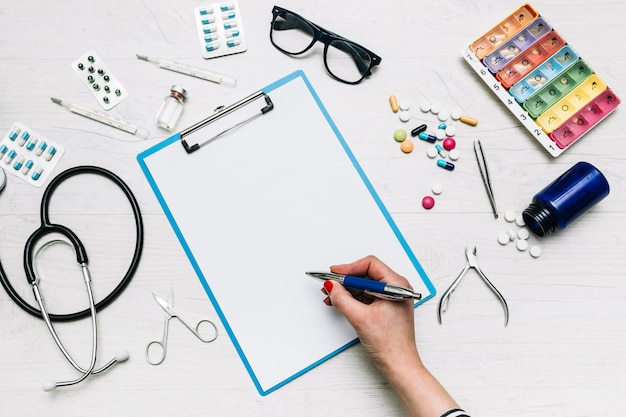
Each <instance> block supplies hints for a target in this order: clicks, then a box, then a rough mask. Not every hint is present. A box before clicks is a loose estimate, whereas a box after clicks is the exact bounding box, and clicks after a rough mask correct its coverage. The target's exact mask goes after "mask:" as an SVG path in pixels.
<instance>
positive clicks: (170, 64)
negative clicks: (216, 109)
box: [136, 54, 237, 87]
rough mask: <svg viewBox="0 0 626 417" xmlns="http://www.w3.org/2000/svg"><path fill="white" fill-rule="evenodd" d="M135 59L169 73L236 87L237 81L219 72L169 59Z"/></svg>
mask: <svg viewBox="0 0 626 417" xmlns="http://www.w3.org/2000/svg"><path fill="white" fill-rule="evenodd" d="M136 55H137V58H139V59H141V60H144V61H148V62H152V63H153V64H157V65H158V66H159V68H163V69H166V70H169V71H174V72H178V73H180V74H185V75H190V76H192V77H196V78H200V79H202V80H206V81H211V82H214V83H217V84H224V85H227V86H229V87H234V86H236V85H237V80H236V79H235V78H233V77H230V76H228V75H224V74H220V73H219V72H215V71H210V70H207V69H204V68H196V67H192V66H191V65H187V64H183V63H181V62H176V61H171V60H169V59H157V58H149V57H147V56H145V55H139V54H136Z"/></svg>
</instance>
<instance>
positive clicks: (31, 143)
mask: <svg viewBox="0 0 626 417" xmlns="http://www.w3.org/2000/svg"><path fill="white" fill-rule="evenodd" d="M63 152H64V149H63V147H62V146H61V145H59V144H58V143H55V142H52V141H50V140H49V139H47V138H45V137H43V136H41V135H40V134H38V133H37V132H35V131H34V130H33V129H30V128H29V127H27V126H26V125H24V124H22V123H14V124H13V126H11V128H10V129H9V131H8V132H7V133H6V134H5V135H4V136H3V137H2V140H1V141H0V166H2V168H4V171H5V172H9V173H11V174H13V175H15V176H17V177H18V178H21V179H22V180H24V181H26V182H27V183H29V184H31V185H34V186H36V187H41V186H42V185H43V183H44V182H46V178H48V176H49V175H50V173H51V172H52V169H53V168H54V166H55V165H56V164H57V162H58V161H59V159H61V156H62V155H63Z"/></svg>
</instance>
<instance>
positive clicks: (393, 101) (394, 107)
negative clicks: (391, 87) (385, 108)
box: [389, 94, 400, 113]
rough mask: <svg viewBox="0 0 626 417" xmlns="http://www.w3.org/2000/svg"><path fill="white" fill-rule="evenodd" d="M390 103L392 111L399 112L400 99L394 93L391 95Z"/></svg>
mask: <svg viewBox="0 0 626 417" xmlns="http://www.w3.org/2000/svg"><path fill="white" fill-rule="evenodd" d="M389 104H390V105H391V111H392V112H394V113H398V110H400V105H399V104H398V99H397V98H396V96H395V95H393V94H392V95H390V96H389Z"/></svg>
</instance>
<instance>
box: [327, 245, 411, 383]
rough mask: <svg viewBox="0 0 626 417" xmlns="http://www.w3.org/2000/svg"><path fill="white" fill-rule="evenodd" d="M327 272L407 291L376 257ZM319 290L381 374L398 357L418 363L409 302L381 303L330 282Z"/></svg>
mask: <svg viewBox="0 0 626 417" xmlns="http://www.w3.org/2000/svg"><path fill="white" fill-rule="evenodd" d="M330 269H331V271H332V272H335V273H339V274H345V275H354V276H360V277H367V278H369V279H373V280H376V281H383V282H386V283H388V284H394V285H399V286H403V287H409V288H410V284H409V282H408V280H407V279H406V278H404V277H402V276H401V275H398V274H397V273H396V272H394V271H393V270H392V269H391V268H389V267H388V266H387V265H385V264H384V263H383V262H382V261H380V260H379V259H378V258H376V257H375V256H367V257H365V258H363V259H359V260H358V261H355V262H353V263H350V264H344V265H334V266H332V267H331V268H330ZM322 291H323V292H324V293H325V294H327V295H328V297H327V298H326V299H325V300H324V302H325V303H326V304H327V305H332V306H334V307H335V308H336V309H337V310H339V312H340V313H342V314H343V315H344V316H345V317H346V319H347V320H348V322H350V324H351V325H352V327H354V329H355V330H356V332H357V335H358V336H359V339H360V340H361V343H362V344H363V346H364V348H365V350H366V351H367V353H368V354H369V355H370V356H371V358H372V360H373V362H374V364H375V365H376V366H377V367H378V368H379V369H380V370H381V372H383V374H388V373H389V372H391V371H392V368H393V366H394V365H396V366H397V362H398V358H403V361H404V360H408V359H410V358H413V359H416V360H417V361H419V356H418V354H417V348H416V345H415V327H414V319H413V313H414V309H413V303H412V301H411V300H410V299H407V300H403V301H389V300H384V299H381V298H378V297H374V296H371V295H368V294H365V293H363V292H361V291H354V290H347V289H346V288H344V287H343V286H342V285H340V284H337V283H336V282H333V281H326V282H324V288H323V289H322Z"/></svg>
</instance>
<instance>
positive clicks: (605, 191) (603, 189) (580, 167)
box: [522, 162, 609, 237]
mask: <svg viewBox="0 0 626 417" xmlns="http://www.w3.org/2000/svg"><path fill="white" fill-rule="evenodd" d="M607 195H609V183H608V181H607V180H606V178H605V177H604V175H602V173H601V172H600V171H598V169H597V168H596V167H594V166H593V165H591V164H590V163H588V162H579V163H577V164H576V165H574V166H573V167H571V168H570V169H569V170H567V171H566V172H565V173H563V174H562V175H561V176H560V177H558V178H557V179H556V180H554V181H553V182H552V183H551V184H549V185H548V186H547V187H545V188H544V189H543V190H541V191H539V192H538V193H537V194H536V195H535V196H534V197H533V200H532V203H530V205H529V206H528V208H527V209H526V210H524V212H523V213H522V217H523V218H524V222H525V223H526V227H527V228H528V229H529V230H530V231H531V232H533V233H534V234H535V235H537V236H541V237H543V236H547V235H549V234H551V233H554V232H556V231H558V230H560V229H565V228H566V227H567V226H569V225H570V224H571V223H572V222H573V221H574V220H576V219H577V218H579V217H580V216H581V215H583V214H584V213H585V212H587V211H588V210H589V209H590V208H591V207H593V206H594V205H595V204H596V203H598V202H599V201H600V200H602V199H603V198H604V197H606V196H607Z"/></svg>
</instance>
